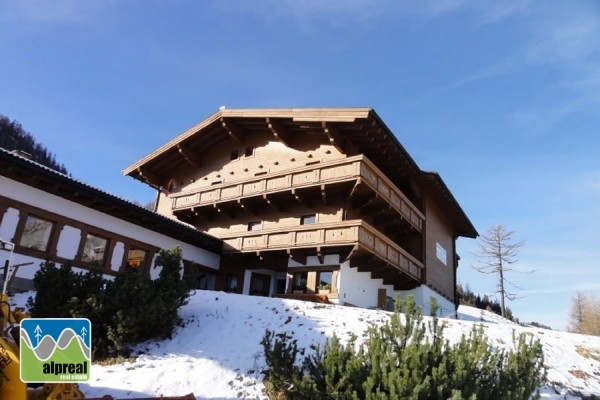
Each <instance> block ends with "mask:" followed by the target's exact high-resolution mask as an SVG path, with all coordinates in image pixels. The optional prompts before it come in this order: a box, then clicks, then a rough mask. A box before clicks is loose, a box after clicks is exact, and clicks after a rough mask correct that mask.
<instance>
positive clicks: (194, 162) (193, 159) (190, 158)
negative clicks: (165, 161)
mask: <svg viewBox="0 0 600 400" xmlns="http://www.w3.org/2000/svg"><path fill="white" fill-rule="evenodd" d="M177 151H179V154H181V156H182V157H183V159H184V160H185V161H187V162H188V164H190V165H191V166H192V167H196V168H200V166H201V165H202V160H200V157H198V156H197V155H196V154H194V153H190V152H188V151H186V150H185V149H184V148H183V146H182V145H181V143H178V144H177Z"/></svg>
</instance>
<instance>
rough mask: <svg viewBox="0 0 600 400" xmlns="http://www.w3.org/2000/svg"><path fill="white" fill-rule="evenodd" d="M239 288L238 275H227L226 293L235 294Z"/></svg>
mask: <svg viewBox="0 0 600 400" xmlns="http://www.w3.org/2000/svg"><path fill="white" fill-rule="evenodd" d="M237 288H238V277H237V275H227V286H226V287H225V291H226V292H235V291H237Z"/></svg>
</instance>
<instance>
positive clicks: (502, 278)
mask: <svg viewBox="0 0 600 400" xmlns="http://www.w3.org/2000/svg"><path fill="white" fill-rule="evenodd" d="M513 235H514V231H507V230H506V228H505V227H504V225H496V226H493V227H491V228H489V229H488V230H487V231H486V233H485V234H483V235H481V236H480V238H479V239H480V243H479V247H478V249H477V251H475V252H474V253H473V254H474V255H475V256H476V257H477V258H478V259H479V263H478V264H477V265H475V266H473V268H475V270H477V271H479V272H482V273H485V274H495V275H497V276H496V277H497V282H496V292H495V293H496V294H498V295H499V296H500V307H501V310H502V316H503V317H505V316H506V315H505V310H506V307H505V305H504V302H505V300H514V299H516V298H518V297H519V296H518V295H517V293H514V292H509V291H508V290H507V288H509V287H510V288H514V289H517V290H522V288H521V287H519V286H518V285H516V284H515V283H513V282H511V281H509V280H508V279H507V278H506V275H507V273H510V272H520V273H528V274H529V273H532V272H534V271H519V270H516V269H514V267H513V264H515V263H516V262H517V255H518V254H519V249H520V248H521V247H523V245H524V244H525V241H523V240H522V241H519V242H515V241H514V240H513Z"/></svg>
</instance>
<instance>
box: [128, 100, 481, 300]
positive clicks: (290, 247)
mask: <svg viewBox="0 0 600 400" xmlns="http://www.w3.org/2000/svg"><path fill="white" fill-rule="evenodd" d="M124 173H125V174H126V175H130V176H132V177H134V178H136V179H138V180H140V181H143V182H145V183H147V184H149V185H151V186H153V187H155V188H156V189H158V191H159V196H158V204H157V211H158V212H159V213H161V214H163V215H166V216H169V217H171V218H175V219H178V220H180V221H183V222H186V223H188V224H191V225H193V226H194V227H196V228H197V229H198V230H201V231H204V232H207V233H209V234H210V235H213V236H215V237H218V238H220V239H222V240H223V241H224V248H223V256H222V258H221V272H220V276H219V278H218V280H217V289H224V290H232V291H237V292H240V293H241V292H242V290H243V289H242V288H244V287H245V288H246V291H256V292H260V293H262V291H261V290H260V288H261V287H262V286H261V285H263V286H264V285H267V279H266V278H264V279H263V278H261V276H267V275H268V276H269V277H272V279H271V280H270V282H269V284H270V285H271V290H269V291H268V292H269V293H268V294H276V293H280V294H283V293H284V292H285V293H290V294H291V293H292V292H293V290H294V287H295V286H304V287H305V292H306V293H316V292H317V291H318V287H319V286H327V285H329V286H336V288H335V289H330V294H332V295H333V297H335V296H336V295H337V294H338V291H339V292H344V291H343V288H344V287H345V286H344V285H348V284H350V283H352V284H354V285H358V286H360V284H359V283H358V282H355V280H354V281H351V280H349V278H348V279H346V280H344V276H343V273H342V272H341V271H342V270H345V267H346V266H347V267H350V268H354V269H356V271H358V272H360V273H364V274H362V275H361V276H363V277H365V276H366V277H367V278H366V279H374V280H378V282H380V283H381V285H380V286H382V287H384V288H385V287H388V288H390V289H389V290H390V291H392V292H393V291H405V290H412V289H415V288H418V287H421V286H423V285H425V286H427V287H428V288H430V289H431V290H433V291H435V292H436V293H438V294H439V295H440V296H442V297H443V298H445V299H447V300H448V301H451V302H454V301H455V282H456V260H457V256H456V254H455V253H456V252H455V240H456V238H457V237H459V236H466V237H476V236H477V232H476V230H475V228H474V227H473V225H472V224H471V222H470V221H469V219H468V218H467V216H466V215H465V213H464V212H463V211H462V209H461V208H460V206H459V204H458V203H457V201H456V200H455V199H454V197H453V196H452V194H451V193H450V191H449V190H448V188H447V187H446V186H445V184H444V183H443V181H442V180H441V178H440V177H439V175H437V174H434V173H428V172H424V171H422V170H421V169H420V168H419V167H418V166H417V165H416V163H415V162H414V161H413V160H412V158H411V157H410V156H409V154H408V153H407V152H406V150H405V149H404V148H403V147H402V145H401V144H400V143H399V142H398V140H397V139H396V138H395V136H394V135H393V134H392V133H391V132H390V131H389V129H388V128H387V127H386V126H385V124H384V123H383V122H382V121H381V119H380V118H379V117H378V116H377V114H376V113H375V112H374V111H373V110H372V109H368V108H344V109H260V110H228V109H223V110H219V111H218V112H217V113H215V114H213V115H212V116H210V117H209V118H207V119H206V120H204V121H202V122H201V123H200V124H198V125H196V126H195V127H193V128H191V129H190V130H188V131H186V132H184V133H183V134H182V135H180V136H178V137H176V138H175V139H173V140H171V141H170V142H168V143H167V144H165V145H164V146H162V147H161V148H159V149H157V150H156V151H154V152H153V153H151V154H149V155H148V156H146V157H144V158H143V159H141V160H139V161H138V162H136V163H134V164H132V165H131V166H129V167H128V168H126V169H125V170H124ZM310 260H316V261H315V262H312V261H310ZM328 260H334V261H333V262H331V261H328ZM442 266H443V267H442ZM247 271H262V272H260V273H259V272H256V276H255V275H252V274H251V275H250V279H251V280H252V282H250V283H249V282H247V278H248V274H247ZM269 271H272V274H271V275H269ZM297 271H301V272H297ZM319 271H321V272H319ZM323 271H325V272H323ZM261 274H262V275H261ZM265 274H266V275H265ZM346 275H348V276H350V274H348V273H346ZM334 276H335V279H336V282H335V285H333V283H334V282H330V281H331V280H332V279H333V277H334ZM319 277H320V278H319ZM234 278H235V279H234ZM261 279H263V280H262V281H261ZM353 279H355V278H353ZM360 279H364V278H360ZM245 280H246V282H245ZM271 281H272V282H271ZM338 281H339V282H338ZM275 282H277V283H275ZM234 283H235V284H234ZM300 283H301V285H300ZM358 286H357V287H358ZM248 288H250V289H248ZM265 291H266V289H265ZM363 291H364V290H363ZM348 292H349V293H350V292H351V290H349V291H348ZM344 293H345V292H344ZM340 294H342V293H340ZM388 295H393V293H388ZM344 296H345V294H344ZM378 297H379V300H377V298H378ZM373 298H374V301H376V302H377V303H380V302H381V291H380V290H379V291H378V292H377V293H375V294H374V295H373ZM345 302H347V303H350V304H352V299H347V298H346V300H345Z"/></svg>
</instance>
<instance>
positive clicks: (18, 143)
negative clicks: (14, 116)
mask: <svg viewBox="0 0 600 400" xmlns="http://www.w3.org/2000/svg"><path fill="white" fill-rule="evenodd" d="M0 147H2V148H3V149H5V150H8V151H13V150H17V151H21V152H24V153H27V154H30V155H31V160H32V161H35V162H37V163H39V164H42V165H44V166H46V167H48V168H52V169H54V170H56V171H58V172H61V173H63V174H67V173H68V172H67V169H66V168H65V166H64V164H59V163H58V162H56V157H55V156H54V154H52V153H51V152H50V151H48V149H47V148H46V147H45V146H44V145H42V144H41V143H38V142H36V140H35V138H34V137H33V136H32V135H31V134H30V133H29V132H27V131H25V130H24V129H23V127H22V126H21V124H20V123H18V122H17V121H11V120H10V119H9V118H8V117H6V116H4V115H2V114H0Z"/></svg>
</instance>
